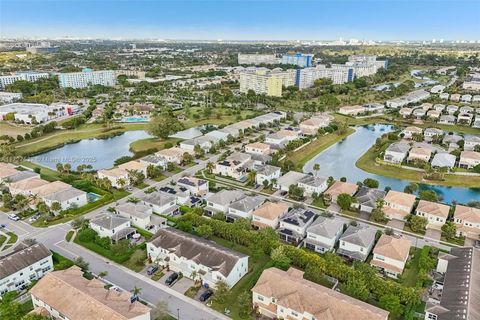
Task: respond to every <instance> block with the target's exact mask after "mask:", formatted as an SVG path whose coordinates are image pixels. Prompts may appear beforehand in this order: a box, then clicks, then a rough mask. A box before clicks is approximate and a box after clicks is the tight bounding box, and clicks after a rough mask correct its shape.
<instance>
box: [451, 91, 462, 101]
mask: <svg viewBox="0 0 480 320" xmlns="http://www.w3.org/2000/svg"><path fill="white" fill-rule="evenodd" d="M460 97H461V96H460V94H458V93H454V94H451V95H450V101H454V102H459V101H460Z"/></svg>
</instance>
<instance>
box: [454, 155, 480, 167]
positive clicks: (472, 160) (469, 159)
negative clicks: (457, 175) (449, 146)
mask: <svg viewBox="0 0 480 320" xmlns="http://www.w3.org/2000/svg"><path fill="white" fill-rule="evenodd" d="M479 164H480V152H475V151H462V153H460V161H459V162H458V166H459V167H460V168H464V169H471V168H473V167H475V166H478V165H479Z"/></svg>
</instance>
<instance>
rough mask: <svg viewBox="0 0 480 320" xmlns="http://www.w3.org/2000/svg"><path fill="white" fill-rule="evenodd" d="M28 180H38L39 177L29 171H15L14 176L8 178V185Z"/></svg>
mask: <svg viewBox="0 0 480 320" xmlns="http://www.w3.org/2000/svg"><path fill="white" fill-rule="evenodd" d="M2 170H3V169H2ZM30 178H40V175H39V174H38V173H36V172H33V171H29V170H27V171H17V173H16V174H14V175H11V176H9V177H8V181H9V182H10V183H12V182H19V181H23V180H28V179H30Z"/></svg>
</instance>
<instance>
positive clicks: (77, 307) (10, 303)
mask: <svg viewBox="0 0 480 320" xmlns="http://www.w3.org/2000/svg"><path fill="white" fill-rule="evenodd" d="M126 2H128V1H126ZM414 2H415V1H414ZM252 4H253V3H252ZM12 5H13V4H12ZM72 5H74V6H75V5H76V4H72ZM123 5H124V4H123V3H122V4H119V5H118V6H119V7H121V6H123ZM143 5H144V2H142V1H140V2H139V4H138V8H143V7H142V6H143ZM150 5H151V6H152V8H153V7H155V8H157V7H156V6H157V3H156V2H152V3H150ZM171 5H173V4H171V2H169V1H167V2H165V3H164V6H165V7H164V8H166V7H168V6H171ZM223 5H226V6H227V5H230V4H223V3H222V6H223ZM286 5H287V4H286ZM288 5H290V4H288ZM311 5H312V7H316V5H317V4H315V3H312V4H311ZM332 5H333V4H332ZM335 5H338V4H335ZM412 5H413V4H412ZM442 5H443V4H442ZM48 6H50V5H49V4H48ZM88 6H92V7H96V6H97V4H93V3H92V4H90V3H89V4H88ZM136 6H137V4H136ZM193 6H194V5H193V4H192V7H193ZM205 6H209V4H205ZM164 8H163V9H164ZM29 10H30V9H29ZM95 10H96V11H98V12H102V10H100V9H98V8H97V9H95ZM188 10H191V8H189V9H188ZM202 10H204V9H203V8H202V9H201V10H200V9H199V13H200V11H202ZM242 10H243V9H242ZM7 11H8V10H7ZM160 11H161V10H159V11H158V12H160ZM180 11H181V10H179V12H180ZM320 11H321V10H320ZM472 11H475V10H472ZM152 12H157V11H152ZM241 13H242V12H241V10H239V11H238V14H239V15H241ZM292 13H294V11H292ZM106 14H107V15H108V13H106ZM112 14H113V13H112ZM133 14H134V12H133V11H132V15H133ZM162 14H163V13H162ZM177 14H179V15H181V13H177ZM322 14H323V13H322ZM265 15H266V16H268V15H270V13H268V14H267V13H265ZM72 19H73V18H72ZM92 19H93V18H92ZM232 19H234V20H236V19H237V17H232ZM152 25H153V24H152ZM138 32H140V29H139V30H138ZM194 38H197V39H198V37H194ZM207 38H208V37H207ZM114 39H115V40H114ZM127 39H130V38H129V37H126V36H125V37H124V36H122V37H113V38H112V39H100V38H94V39H93V38H83V37H79V38H77V37H66V38H63V37H58V38H54V39H44V38H33V37H22V38H8V39H7V38H3V36H2V38H1V39H0V192H1V194H0V319H2V320H3V319H5V320H32V319H36V320H44V319H45V320H46V319H67V320H86V319H92V320H95V319H99V320H101V319H114V320H117V319H118V320H124V319H132V320H172V319H192V320H195V319H199V320H200V319H235V320H237V319H239V320H249V319H259V320H260V319H291V320H303V319H304V320H320V319H325V320H327V319H328V320H330V319H332V320H333V319H339V320H348V319H358V320H376V319H378V320H398V319H425V320H457V319H462V320H478V319H480V316H479V314H480V298H479V290H480V273H479V270H480V269H479V268H480V188H479V187H480V76H479V75H480V59H479V54H480V47H479V43H478V41H477V42H462V41H460V40H459V41H453V40H452V41H450V40H444V39H441V40H440V39H437V40H436V39H433V40H428V41H427V40H424V41H423V40H422V41H412V40H408V41H407V40H402V41H377V40H375V41H374V40H356V39H350V40H344V39H343V38H340V39H338V40H321V41H320V40H318V41H317V40H315V41H313V40H312V41H304V40H295V41H293V40H292V41H290V40H288V41H287V40H278V41H277V40H275V41H273V40H272V41H270V40H269V41H266V40H265V41H264V40H262V41H251V40H248V41H247V40H245V41H243V40H242V41H240V40H239V41H237V40H235V41H234V40H228V41H227V40H220V39H219V40H215V41H214V40H195V41H194V40H162V39H160V38H159V37H158V36H157V37H152V38H148V39H143V40H141V39H135V38H131V39H130V40H127ZM282 39H283V38H282Z"/></svg>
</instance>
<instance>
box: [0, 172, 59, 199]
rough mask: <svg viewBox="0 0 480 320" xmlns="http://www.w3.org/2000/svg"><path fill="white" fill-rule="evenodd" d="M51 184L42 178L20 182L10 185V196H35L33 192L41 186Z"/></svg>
mask: <svg viewBox="0 0 480 320" xmlns="http://www.w3.org/2000/svg"><path fill="white" fill-rule="evenodd" d="M2 170H3V169H2ZM49 183H50V182H48V181H46V180H43V179H40V178H33V179H26V180H20V181H18V182H13V183H8V190H9V191H10V194H11V195H13V196H15V195H17V194H21V195H24V196H31V195H33V194H34V193H33V192H34V190H35V189H37V188H39V187H41V186H44V185H47V184H49Z"/></svg>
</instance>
